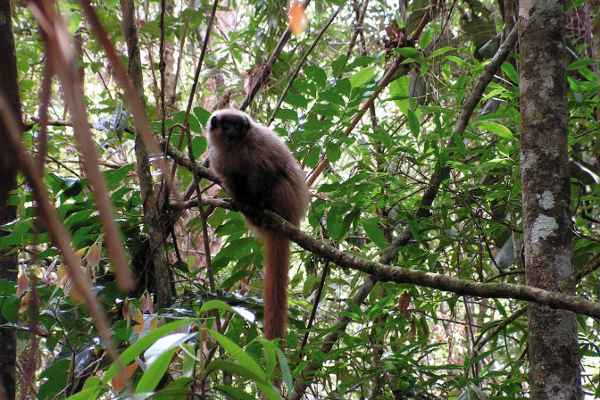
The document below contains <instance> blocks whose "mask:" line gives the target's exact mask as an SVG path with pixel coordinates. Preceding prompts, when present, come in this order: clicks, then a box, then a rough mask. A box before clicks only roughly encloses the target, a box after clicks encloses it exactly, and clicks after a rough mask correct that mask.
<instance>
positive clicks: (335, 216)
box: [327, 203, 350, 240]
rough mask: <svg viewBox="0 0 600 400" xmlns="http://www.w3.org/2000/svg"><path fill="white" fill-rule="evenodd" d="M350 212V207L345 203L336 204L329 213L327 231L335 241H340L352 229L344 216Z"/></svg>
mask: <svg viewBox="0 0 600 400" xmlns="http://www.w3.org/2000/svg"><path fill="white" fill-rule="evenodd" d="M349 210H350V205H348V204H345V203H337V204H334V205H333V207H331V209H330V210H329V212H328V213H327V230H328V232H329V234H330V235H331V238H332V239H334V240H340V239H341V238H342V237H344V235H345V234H346V232H347V231H348V228H349V227H350V226H349V224H347V223H346V220H345V219H344V216H345V215H346V213H347V212H348V211H349Z"/></svg>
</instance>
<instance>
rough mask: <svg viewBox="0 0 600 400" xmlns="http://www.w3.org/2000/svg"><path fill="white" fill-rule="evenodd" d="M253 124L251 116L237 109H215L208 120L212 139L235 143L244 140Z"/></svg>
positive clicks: (223, 142)
mask: <svg viewBox="0 0 600 400" xmlns="http://www.w3.org/2000/svg"><path fill="white" fill-rule="evenodd" d="M251 126H252V124H251V121H250V117H248V116H247V115H246V114H244V113H243V112H241V111H237V110H219V111H215V112H214V113H213V114H212V115H211V117H210V118H209V120H208V134H209V137H210V139H211V140H212V141H215V142H218V143H222V144H225V145H227V144H234V143H238V142H240V141H241V140H243V139H244V138H245V137H246V136H247V135H248V131H249V130H250V128H251Z"/></svg>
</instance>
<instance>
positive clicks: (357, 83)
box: [350, 67, 376, 88]
mask: <svg viewBox="0 0 600 400" xmlns="http://www.w3.org/2000/svg"><path fill="white" fill-rule="evenodd" d="M375 71H376V70H375V67H367V68H363V69H361V70H360V71H358V72H357V73H355V74H354V75H352V76H351V77H350V85H352V87H353V88H357V87H361V86H363V85H365V84H366V83H367V82H369V81H370V80H371V79H373V77H374V76H375Z"/></svg>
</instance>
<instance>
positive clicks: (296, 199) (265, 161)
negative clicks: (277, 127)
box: [208, 109, 309, 339]
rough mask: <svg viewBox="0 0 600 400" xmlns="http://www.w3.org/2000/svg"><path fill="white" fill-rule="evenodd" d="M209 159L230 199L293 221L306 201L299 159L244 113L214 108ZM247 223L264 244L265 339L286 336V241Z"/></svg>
mask: <svg viewBox="0 0 600 400" xmlns="http://www.w3.org/2000/svg"><path fill="white" fill-rule="evenodd" d="M208 144H209V147H208V161H209V165H210V168H212V169H213V170H214V171H215V173H216V174H217V176H218V177H219V178H220V179H221V181H222V182H223V185H224V186H225V188H226V189H227V191H229V193H230V194H231V196H232V197H233V199H234V200H235V201H238V202H240V203H244V204H247V205H250V206H252V207H255V208H258V209H267V210H271V211H274V212H276V213H277V214H279V215H281V216H282V217H283V218H285V219H286V220H287V221H289V222H291V223H292V224H294V225H298V224H299V223H300V220H301V219H302V218H303V217H304V214H305V212H306V208H307V206H308V201H309V193H308V187H307V186H306V183H305V182H304V174H303V172H302V170H301V169H300V166H299V165H298V162H297V161H296V159H295V158H294V156H293V155H292V153H291V152H290V150H289V149H288V148H287V146H286V145H285V144H284V143H283V141H282V140H281V139H280V138H279V136H277V134H276V133H275V132H273V131H272V130H271V129H269V128H267V127H265V126H263V125H260V124H258V123H256V122H254V121H253V120H252V118H250V117H249V116H248V115H247V114H245V113H243V112H241V111H237V110H233V109H225V110H219V111H215V112H214V113H213V114H212V115H211V117H210V119H209V122H208ZM246 221H247V223H248V224H249V225H250V226H251V227H253V228H254V229H255V230H256V231H257V232H258V235H259V237H260V238H261V239H262V240H263V242H264V248H265V254H264V259H265V275H264V295H263V296H264V303H265V309H264V329H265V336H266V337H267V338H268V339H274V338H283V337H285V330H286V322H287V284H288V267H289V257H290V243H289V241H288V239H287V238H285V237H284V236H283V235H281V234H279V233H276V232H272V231H269V230H266V229H263V228H260V227H257V226H256V225H255V224H253V222H252V217H251V216H246Z"/></svg>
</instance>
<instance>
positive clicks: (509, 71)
mask: <svg viewBox="0 0 600 400" xmlns="http://www.w3.org/2000/svg"><path fill="white" fill-rule="evenodd" d="M500 68H501V69H502V72H504V74H505V75H506V76H507V77H508V79H510V80H511V81H512V82H513V83H516V84H518V83H519V73H518V72H517V70H516V69H515V67H514V65H512V64H511V63H508V62H505V63H503V64H502V66H501V67H500Z"/></svg>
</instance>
